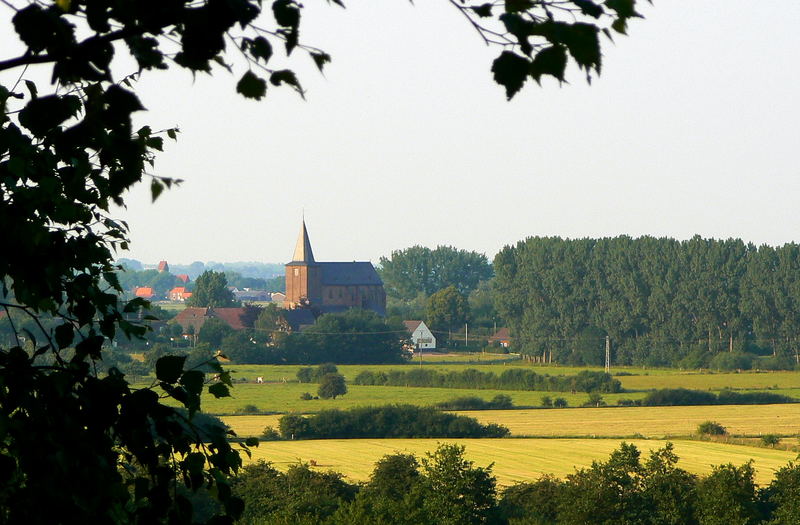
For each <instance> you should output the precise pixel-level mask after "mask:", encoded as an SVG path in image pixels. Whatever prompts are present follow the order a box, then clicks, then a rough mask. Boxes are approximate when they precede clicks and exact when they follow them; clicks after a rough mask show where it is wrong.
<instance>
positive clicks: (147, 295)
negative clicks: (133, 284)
mask: <svg viewBox="0 0 800 525" xmlns="http://www.w3.org/2000/svg"><path fill="white" fill-rule="evenodd" d="M133 295H135V296H136V297H141V298H142V299H147V300H148V301H149V300H150V299H152V298H153V296H154V295H155V293H153V289H152V288H151V287H149V286H138V287H137V288H136V289H135V290H134V291H133Z"/></svg>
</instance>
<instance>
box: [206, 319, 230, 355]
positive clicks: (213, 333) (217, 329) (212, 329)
mask: <svg viewBox="0 0 800 525" xmlns="http://www.w3.org/2000/svg"><path fill="white" fill-rule="evenodd" d="M232 333H233V328H231V327H230V326H229V325H228V323H226V322H225V321H223V320H222V319H217V318H216V317H212V318H211V319H207V320H206V322H204V323H203V326H201V327H200V331H199V332H198V333H197V340H198V341H200V342H202V343H208V344H209V345H211V346H212V347H213V348H219V346H220V345H221V344H222V340H223V339H224V338H225V337H227V336H228V335H230V334H232Z"/></svg>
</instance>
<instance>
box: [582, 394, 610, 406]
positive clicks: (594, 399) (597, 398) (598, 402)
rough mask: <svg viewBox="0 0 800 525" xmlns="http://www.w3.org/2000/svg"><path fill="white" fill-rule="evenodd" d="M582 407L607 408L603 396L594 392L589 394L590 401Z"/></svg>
mask: <svg viewBox="0 0 800 525" xmlns="http://www.w3.org/2000/svg"><path fill="white" fill-rule="evenodd" d="M582 406H585V407H604V406H606V402H605V401H603V396H601V395H600V394H598V393H597V392H592V393H591V394H589V399H588V400H586V403H584V404H583V405H582Z"/></svg>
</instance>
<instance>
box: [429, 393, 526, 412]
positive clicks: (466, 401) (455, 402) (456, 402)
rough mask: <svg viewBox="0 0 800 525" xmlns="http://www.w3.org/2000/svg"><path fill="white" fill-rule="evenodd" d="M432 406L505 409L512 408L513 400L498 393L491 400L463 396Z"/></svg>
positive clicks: (462, 408)
mask: <svg viewBox="0 0 800 525" xmlns="http://www.w3.org/2000/svg"><path fill="white" fill-rule="evenodd" d="M433 406H434V407H436V408H438V409H439V410H507V409H510V408H514V402H513V400H512V399H511V396H507V395H505V394H498V395H496V396H494V398H492V400H491V401H485V400H483V399H481V398H479V397H477V396H465V397H457V398H455V399H451V400H449V401H442V402H440V403H436V404H435V405H433Z"/></svg>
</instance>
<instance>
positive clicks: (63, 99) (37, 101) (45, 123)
mask: <svg viewBox="0 0 800 525" xmlns="http://www.w3.org/2000/svg"><path fill="white" fill-rule="evenodd" d="M80 107H81V102H80V99H79V98H78V97H75V96H72V95H65V96H61V95H48V96H46V97H38V98H34V99H32V100H31V101H30V102H28V103H27V104H26V105H25V107H24V108H23V109H22V111H20V113H19V122H20V124H22V125H23V126H25V127H26V128H28V129H29V130H30V131H31V133H33V134H34V135H35V136H37V137H43V136H45V135H46V134H47V132H48V131H50V130H51V129H53V128H55V127H57V126H59V125H61V124H62V123H63V122H64V121H65V120H68V119H70V118H71V117H73V116H75V115H76V114H77V112H78V111H79V110H80Z"/></svg>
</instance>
